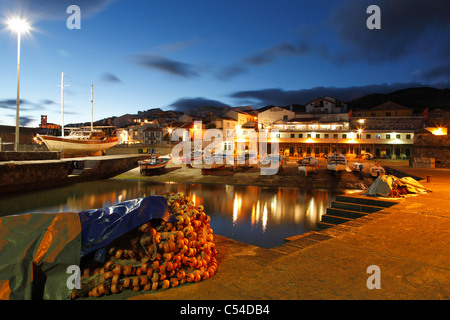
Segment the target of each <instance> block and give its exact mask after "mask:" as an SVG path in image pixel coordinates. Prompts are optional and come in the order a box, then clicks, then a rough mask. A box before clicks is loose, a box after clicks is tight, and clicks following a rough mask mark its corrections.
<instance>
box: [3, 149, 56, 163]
mask: <svg viewBox="0 0 450 320" xmlns="http://www.w3.org/2000/svg"><path fill="white" fill-rule="evenodd" d="M56 159H59V152H48V151H42V152H41V151H31V152H26V151H19V152H16V151H3V152H0V161H27V160H56Z"/></svg>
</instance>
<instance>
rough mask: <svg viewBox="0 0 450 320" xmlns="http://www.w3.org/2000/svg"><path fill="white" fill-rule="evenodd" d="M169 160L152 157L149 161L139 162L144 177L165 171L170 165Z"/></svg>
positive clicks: (156, 156)
mask: <svg viewBox="0 0 450 320" xmlns="http://www.w3.org/2000/svg"><path fill="white" fill-rule="evenodd" d="M169 160H170V159H169V158H166V157H159V156H158V155H152V156H151V157H150V158H149V159H146V160H142V161H138V165H139V170H140V173H141V174H142V175H147V174H149V173H150V172H153V171H156V170H160V169H164V168H165V167H166V166H167V164H168V163H169Z"/></svg>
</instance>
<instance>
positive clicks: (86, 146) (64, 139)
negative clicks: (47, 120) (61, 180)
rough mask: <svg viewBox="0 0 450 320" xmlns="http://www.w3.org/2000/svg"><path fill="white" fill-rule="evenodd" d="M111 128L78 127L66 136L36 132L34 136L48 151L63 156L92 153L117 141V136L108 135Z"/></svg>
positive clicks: (112, 145) (102, 149) (107, 147)
mask: <svg viewBox="0 0 450 320" xmlns="http://www.w3.org/2000/svg"><path fill="white" fill-rule="evenodd" d="M113 128H114V127H99V128H94V129H84V128H80V129H77V130H73V131H72V132H71V133H70V134H69V135H68V136H60V137H57V136H48V135H39V134H38V135H37V136H36V138H37V139H39V140H41V141H42V142H43V143H44V144H45V145H46V146H47V148H48V150H49V151H56V152H61V153H63V156H64V157H65V158H67V157H76V156H85V155H93V154H96V153H99V152H101V151H104V150H106V149H109V148H111V147H114V146H115V145H116V144H117V143H118V142H119V140H118V138H117V136H113V135H108V132H112V131H113ZM105 129H107V130H105Z"/></svg>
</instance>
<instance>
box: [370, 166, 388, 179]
mask: <svg viewBox="0 0 450 320" xmlns="http://www.w3.org/2000/svg"><path fill="white" fill-rule="evenodd" d="M370 174H371V175H372V177H374V178H376V177H378V176H382V175H384V174H385V170H384V168H383V167H372V168H370Z"/></svg>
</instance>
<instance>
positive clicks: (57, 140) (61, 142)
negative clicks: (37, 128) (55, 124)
mask: <svg viewBox="0 0 450 320" xmlns="http://www.w3.org/2000/svg"><path fill="white" fill-rule="evenodd" d="M65 86H66V85H65V84H64V72H63V73H62V75H61V114H62V122H61V123H62V129H61V136H60V137H58V136H50V135H39V134H38V135H36V139H37V140H40V141H42V142H43V143H44V144H45V145H46V146H47V148H48V151H56V152H61V157H63V158H68V157H78V156H90V155H96V154H99V153H100V152H101V153H102V154H103V153H104V151H105V150H106V149H109V148H112V147H114V146H115V145H116V144H118V143H119V139H118V137H117V136H116V135H115V132H114V130H115V127H112V126H104V127H95V128H94V119H93V113H94V111H93V110H94V86H93V85H91V99H90V102H91V126H90V127H82V128H75V129H72V131H71V132H70V133H69V135H68V136H65V130H64V87H65Z"/></svg>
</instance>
